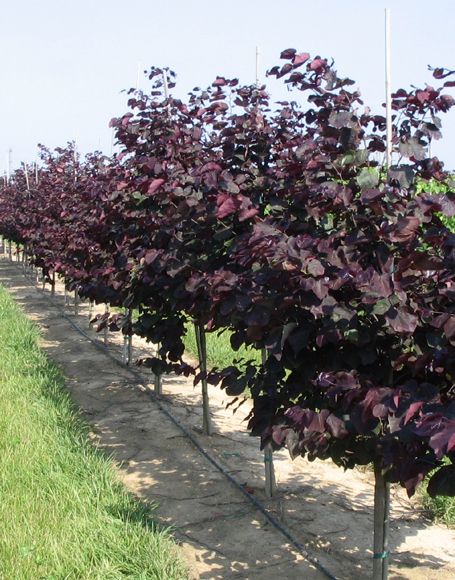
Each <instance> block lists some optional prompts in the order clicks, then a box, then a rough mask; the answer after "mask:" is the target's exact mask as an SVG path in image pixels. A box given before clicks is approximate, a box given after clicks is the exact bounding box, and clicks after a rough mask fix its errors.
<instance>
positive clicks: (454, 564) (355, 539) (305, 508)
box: [0, 259, 455, 580]
mask: <svg viewBox="0 0 455 580" xmlns="http://www.w3.org/2000/svg"><path fill="white" fill-rule="evenodd" d="M0 283H2V284H3V285H4V286H5V287H7V288H8V289H9V291H10V293H11V294H12V296H13V297H14V298H15V299H16V300H17V301H18V302H19V303H20V304H21V305H22V307H23V308H24V310H25V312H26V313H27V315H28V316H29V317H30V318H31V319H33V320H34V321H35V322H37V323H38V324H39V325H40V327H41V329H42V340H41V346H42V348H43V349H44V350H45V351H46V352H47V353H48V355H49V356H50V357H51V358H52V359H53V360H54V361H56V362H57V363H58V364H59V365H60V367H61V368H62V370H63V373H64V375H65V376H66V378H67V387H68V389H69V391H70V392H71V394H72V397H73V400H74V401H75V403H76V405H78V407H80V408H81V410H82V412H83V413H84V415H85V417H86V419H87V421H88V422H89V424H90V425H91V428H92V434H93V439H94V441H95V442H97V443H98V444H99V445H100V446H101V447H102V448H103V449H105V450H106V452H107V453H109V454H110V455H112V457H113V458H114V459H115V461H116V462H117V464H118V468H119V474H120V477H121V479H122V480H123V482H124V483H125V485H126V486H127V487H128V488H129V489H130V490H131V491H132V492H133V493H134V494H136V495H137V496H139V497H140V498H143V499H145V500H149V501H152V502H154V501H156V502H158V508H157V512H156V514H157V518H158V519H159V521H160V522H162V523H163V524H165V525H169V526H171V527H172V528H173V530H174V535H175V538H176V539H177V541H178V542H179V543H180V544H181V547H182V551H183V553H184V557H185V558H186V560H187V562H188V566H189V568H190V570H191V574H192V577H193V578H202V579H204V578H205V579H210V580H217V579H230V578H233V579H234V578H251V579H254V580H268V579H272V578H273V579H276V578H287V579H296V580H297V579H301V578H305V579H308V580H313V579H314V580H319V579H321V580H322V579H324V578H327V577H330V576H328V575H327V574H325V573H324V571H323V570H320V569H319V568H318V567H315V566H314V565H313V564H312V563H311V562H309V561H308V559H307V558H305V557H304V555H303V554H302V553H301V552H299V551H298V550H297V549H296V548H294V547H293V546H292V545H291V544H290V542H289V540H288V539H287V538H286V537H285V536H284V535H283V534H282V532H281V531H280V530H279V529H277V528H276V527H275V526H274V525H272V524H271V523H270V522H269V521H268V520H267V519H266V518H265V517H264V515H263V514H262V513H261V512H260V511H259V510H258V509H257V507H255V505H254V504H253V503H252V502H251V501H250V500H249V499H248V497H245V495H244V494H243V493H242V492H241V490H240V489H238V488H237V487H236V486H235V485H233V484H232V483H231V482H230V481H229V480H228V479H227V478H226V477H225V476H224V475H223V474H222V473H221V472H220V471H219V470H218V469H216V467H214V466H213V465H212V464H211V463H210V462H209V461H208V460H207V459H206V458H205V457H204V456H203V455H202V454H201V453H200V452H199V451H198V450H197V448H196V447H195V446H194V445H193V444H192V443H191V441H190V440H189V439H188V438H187V437H186V436H185V434H184V433H183V432H182V431H181V430H180V429H179V427H178V426H177V425H176V424H175V423H173V422H172V421H171V420H170V419H169V417H168V416H167V415H166V414H165V413H164V412H163V409H165V410H166V411H168V412H170V413H171V415H172V416H173V417H174V418H175V420H176V422H177V423H178V424H181V425H182V426H184V427H185V429H187V430H188V431H190V432H191V434H192V436H193V437H194V439H196V441H197V442H198V444H199V445H200V446H201V447H202V448H203V449H204V450H205V451H206V452H207V453H208V454H209V455H210V456H212V457H214V458H216V460H217V461H218V463H220V464H221V465H222V466H223V468H224V470H225V471H226V472H227V473H229V474H230V475H231V476H232V477H234V478H235V480H236V481H237V482H238V483H239V484H240V485H241V486H243V487H244V489H245V490H247V491H248V493H249V494H250V495H251V496H252V497H253V498H255V499H257V500H259V501H260V502H262V503H263V504H264V505H265V507H266V509H267V511H268V512H269V513H270V514H271V515H272V516H274V517H275V518H276V519H277V520H278V521H279V522H280V523H281V524H282V525H283V526H284V527H285V528H286V529H287V530H289V531H290V532H291V534H292V535H293V536H294V538H295V539H296V540H297V541H298V542H299V543H300V544H301V545H302V546H304V548H305V551H306V552H307V553H308V554H309V555H310V557H312V558H316V559H317V561H318V563H319V564H320V565H321V566H322V567H323V568H325V569H326V570H327V571H329V572H330V573H331V575H333V576H335V577H336V578H339V579H346V580H350V579H357V578H358V579H363V578H368V577H370V575H371V562H372V559H371V545H372V530H373V518H372V506H373V481H372V474H371V472H370V471H368V470H366V471H364V472H360V471H349V472H346V473H343V471H341V470H340V469H339V468H337V467H336V466H334V465H333V464H331V463H330V462H328V461H326V462H321V461H315V462H312V463H309V462H307V461H305V460H303V459H297V460H296V461H294V462H292V461H291V460H290V458H289V456H288V454H287V452H285V451H280V452H277V453H275V454H274V465H275V470H276V477H277V482H278V494H277V496H276V497H274V498H273V499H272V500H267V499H266V498H265V496H264V492H263V490H264V481H263V473H264V467H263V457H262V453H261V452H260V451H259V447H258V441H257V439H255V438H252V437H250V436H249V435H248V433H247V430H246V424H245V421H244V419H245V416H246V415H247V414H248V410H249V403H248V402H246V403H245V404H244V405H242V406H241V407H240V408H239V409H238V411H237V412H236V413H235V414H233V413H232V408H228V409H226V404H227V403H228V402H229V398H228V397H226V395H225V393H224V392H223V391H221V390H220V389H217V388H216V387H210V402H211V409H212V418H213V426H214V431H215V433H214V435H212V436H211V437H206V436H204V435H201V434H200V427H201V425H202V410H201V396H200V389H199V387H194V386H193V381H192V379H186V378H184V377H183V378H182V377H175V376H168V377H165V378H164V381H163V396H162V397H161V399H160V400H159V401H156V400H154V397H153V393H152V383H151V377H150V375H147V373H146V372H143V373H142V379H141V377H140V375H139V374H138V371H137V369H135V370H131V369H128V368H126V367H122V366H121V365H118V364H116V363H115V362H114V361H113V360H112V358H110V357H109V356H108V355H107V354H106V352H105V351H104V350H103V349H102V348H96V347H95V346H94V344H93V343H92V342H91V341H90V340H89V339H88V338H87V337H85V336H83V335H81V334H80V332H78V331H77V330H76V328H75V327H74V324H76V325H77V326H79V327H80V328H81V329H83V331H84V332H85V333H87V334H88V335H89V336H90V337H92V339H94V340H95V341H99V338H100V337H99V335H96V334H95V333H94V332H93V330H89V329H88V323H87V312H88V307H87V305H84V304H82V305H81V307H80V314H79V315H78V316H75V315H74V314H71V312H72V311H71V309H69V308H66V310H65V311H64V307H63V303H64V299H63V286H62V285H61V284H57V291H56V295H55V297H53V298H51V297H50V292H49V289H48V288H47V289H46V290H45V291H44V292H43V291H42V290H37V289H36V288H35V287H34V286H33V285H32V283H31V282H30V279H26V278H25V277H24V275H23V272H22V267H21V266H20V265H19V264H16V263H14V262H13V263H10V262H9V261H8V260H7V259H2V260H0ZM100 311H101V307H100ZM63 314H64V315H63ZM109 340H110V346H109V352H110V353H111V356H112V355H114V356H116V357H118V358H120V353H121V343H122V340H121V337H120V336H118V335H117V336H116V335H114V334H113V333H112V334H111V336H110V339H109ZM147 348H148V350H149V351H150V348H151V347H150V345H146V344H145V343H143V342H141V341H139V340H136V338H135V343H134V356H135V357H137V356H140V355H141V354H142V353H143V352H145V349H147ZM392 493H393V500H392V512H391V526H390V527H391V551H392V562H391V569H390V578H391V580H402V579H412V580H424V579H425V580H449V579H453V578H455V531H454V530H449V529H446V528H444V527H442V526H438V525H435V524H432V523H431V522H430V521H429V520H428V519H425V517H424V516H425V515H424V514H423V513H422V511H421V510H420V509H419V505H418V503H417V502H416V501H410V500H408V499H407V497H406V495H405V494H404V493H403V491H402V490H401V489H400V488H398V487H397V488H395V487H394V488H393V491H392Z"/></svg>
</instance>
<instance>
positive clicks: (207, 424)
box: [194, 322, 213, 435]
mask: <svg viewBox="0 0 455 580" xmlns="http://www.w3.org/2000/svg"><path fill="white" fill-rule="evenodd" d="M194 332H195V334H196V343H197V352H198V357H199V368H200V370H201V373H202V377H203V378H202V428H203V430H204V433H205V434H206V435H212V433H213V429H212V419H211V417H210V405H209V392H208V384H207V342H206V336H205V330H204V325H203V324H199V323H197V322H195V323H194Z"/></svg>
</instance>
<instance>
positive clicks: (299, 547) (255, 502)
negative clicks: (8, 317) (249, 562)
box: [28, 281, 338, 580]
mask: <svg viewBox="0 0 455 580" xmlns="http://www.w3.org/2000/svg"><path fill="white" fill-rule="evenodd" d="M28 282H29V284H30V286H33V288H35V290H36V286H35V285H34V284H32V283H31V282H30V281H28ZM43 298H45V299H46V300H47V301H48V302H49V303H50V304H52V306H54V307H55V306H56V305H55V304H54V302H53V301H52V300H51V299H50V298H49V297H48V296H46V295H45V294H44V293H43ZM60 314H61V316H62V317H63V318H65V320H67V321H68V322H69V323H70V324H71V326H73V328H74V329H75V330H76V331H77V332H78V333H79V334H81V335H82V336H84V338H86V339H87V340H89V341H90V342H91V343H92V344H93V345H94V346H95V347H96V348H99V349H100V350H101V351H103V352H104V354H106V355H107V356H108V357H109V358H110V359H112V360H113V361H114V362H115V363H116V364H118V365H119V366H121V367H122V368H124V369H127V370H128V371H129V372H130V373H131V374H132V375H133V376H134V377H135V378H136V379H137V380H138V383H139V384H142V385H143V386H145V385H144V377H143V376H142V375H141V373H139V372H138V371H136V370H135V369H133V368H131V367H130V366H128V365H125V364H124V363H123V362H122V361H120V360H119V359H118V358H117V357H116V356H114V355H113V354H112V353H111V352H109V347H108V346H107V345H105V344H103V343H102V342H100V341H98V340H95V339H93V338H92V337H91V336H90V335H89V334H87V333H86V332H85V331H84V330H82V328H80V327H79V326H78V325H77V324H76V323H75V322H74V321H73V320H72V319H71V318H70V317H69V316H68V315H67V314H65V312H64V311H63V310H61V311H60ZM147 393H148V394H149V395H150V396H151V398H152V399H153V401H154V402H155V403H156V404H157V406H158V408H159V409H160V411H161V412H162V413H164V414H165V415H166V417H167V418H168V419H169V420H170V421H171V422H172V423H173V424H174V425H175V426H176V427H177V428H178V429H180V431H182V433H183V434H184V435H185V436H186V437H187V438H188V439H189V440H190V441H191V443H192V444H193V445H194V447H195V448H196V449H197V450H198V451H199V453H200V454H201V455H202V456H203V457H205V458H206V459H207V461H209V462H210V463H211V464H212V465H213V466H214V467H216V469H218V471H219V472H220V473H222V474H223V475H224V476H225V477H226V479H228V480H229V481H230V482H231V483H232V484H233V485H234V486H235V487H236V488H237V489H238V490H239V491H241V493H242V494H243V495H244V496H245V497H246V498H248V500H249V501H250V502H251V503H252V504H253V505H254V506H255V507H256V508H257V509H258V510H259V511H260V512H261V514H262V515H263V516H264V517H265V518H266V519H267V520H268V521H269V522H270V523H271V524H272V526H273V527H274V528H276V529H277V530H278V531H279V532H281V533H282V534H283V536H284V537H285V538H286V539H287V540H289V542H290V543H291V544H292V545H293V546H294V548H295V549H296V550H297V551H298V552H299V553H300V554H301V555H302V556H303V557H304V559H305V560H307V561H308V562H310V563H311V564H313V566H315V568H317V569H318V570H319V571H320V572H322V574H324V576H325V577H326V578H329V580H338V579H337V577H336V576H334V575H333V574H332V573H331V572H329V571H328V570H327V569H326V568H325V567H324V566H323V565H322V564H321V563H320V562H319V560H318V559H317V558H315V557H314V556H310V554H308V552H307V550H306V549H305V546H303V545H302V544H301V543H300V542H299V541H298V540H297V539H296V538H295V537H294V535H293V534H292V533H291V532H290V531H289V530H287V529H286V528H285V527H284V526H283V525H282V524H281V523H280V522H279V521H278V520H277V519H276V518H275V517H273V516H272V515H271V514H270V513H269V512H268V511H267V510H266V508H265V506H264V505H263V504H262V503H261V502H260V501H259V500H258V499H257V498H255V497H254V496H253V495H252V494H250V493H248V492H247V491H246V489H245V488H244V487H243V486H242V485H241V484H240V483H239V482H238V481H237V480H236V479H235V478H234V477H232V475H231V474H230V473H229V472H228V471H226V470H225V469H224V467H223V466H222V465H221V464H220V463H218V461H217V460H216V459H214V458H213V457H212V456H211V455H210V454H209V453H207V451H206V450H205V449H204V448H203V447H202V445H201V444H200V443H199V442H198V441H197V440H196V439H195V437H194V436H193V435H192V434H191V433H190V431H188V429H186V428H185V427H184V426H183V425H181V424H180V423H179V422H178V420H177V419H175V417H174V416H173V415H172V414H171V413H170V412H169V411H168V410H167V409H166V408H165V407H164V406H163V405H162V404H161V402H160V401H159V399H158V398H156V397H155V396H154V395H153V393H151V392H150V390H149V389H147Z"/></svg>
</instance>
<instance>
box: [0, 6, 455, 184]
mask: <svg viewBox="0 0 455 580" xmlns="http://www.w3.org/2000/svg"><path fill="white" fill-rule="evenodd" d="M0 7H1V19H0V22H1V27H0V71H1V79H2V83H1V90H0V112H1V130H0V172H2V173H3V171H4V169H5V168H6V159H7V151H8V149H9V148H11V149H12V150H13V152H12V159H13V166H17V165H18V164H19V162H20V161H23V160H24V161H29V162H31V161H34V159H35V157H36V145H37V143H39V142H42V143H44V144H45V145H47V146H48V147H52V148H53V147H56V146H59V145H64V144H65V143H66V142H67V141H71V140H76V141H77V144H78V147H79V149H80V151H81V152H82V153H86V152H88V151H93V150H95V149H101V150H103V151H105V152H106V153H109V152H110V149H111V130H110V129H109V128H108V123H109V120H110V118H111V117H114V116H119V115H121V114H123V113H124V112H126V110H127V107H126V99H127V97H126V95H125V94H123V93H122V92H121V91H122V89H126V88H129V87H131V86H135V85H136V82H137V71H138V66H140V68H141V70H142V69H144V68H148V67H150V66H152V65H156V66H169V67H170V68H172V69H173V70H175V71H176V72H177V74H178V84H177V87H176V88H175V89H174V94H176V95H178V96H180V97H184V95H185V94H186V92H187V91H188V90H190V89H191V88H192V87H194V86H206V85H208V84H210V83H211V81H212V80H213V79H214V78H215V76H216V75H217V74H220V75H223V76H228V77H239V78H240V80H241V81H242V82H245V83H252V82H254V80H255V47H256V46H259V47H260V52H261V60H260V66H261V68H262V70H263V71H264V72H265V70H266V69H268V68H271V67H272V66H273V65H275V64H278V62H279V54H280V52H281V50H283V49H284V48H296V49H298V50H299V51H307V52H310V53H311V54H312V55H314V56H315V55H316V54H320V55H322V56H325V57H333V58H334V59H335V61H336V64H337V69H338V71H339V73H341V74H342V75H345V76H349V77H351V78H353V79H354V80H355V81H356V84H357V86H358V87H359V88H360V89H361V91H362V94H363V95H364V99H365V102H366V104H368V105H370V106H372V107H373V108H376V109H378V108H379V107H380V104H381V103H382V102H383V101H384V8H385V7H390V8H391V14H392V76H393V86H394V88H396V89H397V88H399V87H404V88H407V87H409V85H411V84H415V85H418V86H422V85H423V84H424V83H425V82H429V83H431V82H432V79H431V76H430V74H429V72H428V71H427V65H428V64H431V65H433V66H444V67H448V68H455V62H454V60H455V59H454V55H455V40H454V39H455V35H454V27H455V0H434V1H433V2H428V1H424V0H412V1H411V0H394V1H392V0H389V2H384V1H382V0H324V1H322V2H318V1H315V0H312V1H309V0H280V1H279V2H278V1H276V0H241V1H240V0H228V1H224V2H220V1H216V0H187V1H186V2H184V1H183V0H173V1H167V2H165V1H164V0H161V1H159V2H158V1H156V0H129V1H125V0H124V1H120V0H36V1H34V0H28V1H25V0H8V1H7V0H0ZM270 84H271V87H270V88H271V89H272V95H273V94H276V95H277V98H280V97H281V96H282V95H280V94H279V93H278V94H277V91H276V90H275V89H276V87H277V84H276V82H273V83H270ZM147 86H149V85H148V81H146V80H141V88H144V89H146V87H147ZM452 90H453V89H452ZM454 94H455V91H454ZM296 96H297V94H296ZM443 122H444V124H443V134H444V138H443V140H442V141H441V142H439V143H436V144H435V146H434V153H435V154H437V155H439V156H440V157H441V159H442V160H443V161H444V162H445V163H446V167H447V168H448V169H454V168H455V111H452V112H451V113H449V114H447V115H445V116H444V117H443Z"/></svg>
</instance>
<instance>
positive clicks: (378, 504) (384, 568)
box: [373, 459, 390, 580]
mask: <svg viewBox="0 0 455 580" xmlns="http://www.w3.org/2000/svg"><path fill="white" fill-rule="evenodd" d="M389 512H390V483H388V482H387V481H386V480H385V478H384V475H383V473H382V467H381V461H380V460H379V459H377V460H376V461H375V464H374V553H373V580H387V578H388V577H389Z"/></svg>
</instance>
